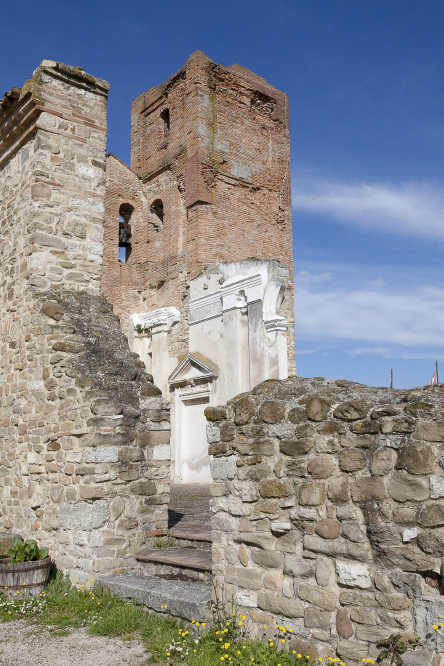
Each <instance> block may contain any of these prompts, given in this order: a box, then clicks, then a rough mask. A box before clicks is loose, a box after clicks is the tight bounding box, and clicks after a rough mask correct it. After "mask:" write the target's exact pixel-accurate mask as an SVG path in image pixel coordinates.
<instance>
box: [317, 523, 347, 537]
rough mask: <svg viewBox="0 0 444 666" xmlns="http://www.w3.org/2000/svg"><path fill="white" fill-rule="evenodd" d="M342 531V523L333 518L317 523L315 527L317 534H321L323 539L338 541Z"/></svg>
mask: <svg viewBox="0 0 444 666" xmlns="http://www.w3.org/2000/svg"><path fill="white" fill-rule="evenodd" d="M340 530H341V523H339V522H338V521H337V520H332V519H331V518H325V519H324V520H321V521H320V522H319V523H317V525H316V527H315V532H316V534H319V536H321V537H322V538H323V539H336V538H337V537H338V536H339V532H340Z"/></svg>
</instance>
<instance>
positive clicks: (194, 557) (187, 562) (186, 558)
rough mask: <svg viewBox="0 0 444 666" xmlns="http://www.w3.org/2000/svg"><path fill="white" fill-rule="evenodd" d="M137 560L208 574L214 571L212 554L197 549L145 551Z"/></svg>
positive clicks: (154, 549)
mask: <svg viewBox="0 0 444 666" xmlns="http://www.w3.org/2000/svg"><path fill="white" fill-rule="evenodd" d="M136 560H138V561H139V562H145V563H154V564H166V565H168V566H172V567H179V568H181V569H192V570H194V571H203V572H208V573H211V570H212V558H211V552H210V551H208V550H201V549H197V548H152V549H149V550H148V549H144V550H141V551H140V553H138V555H136Z"/></svg>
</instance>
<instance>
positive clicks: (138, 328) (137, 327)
mask: <svg viewBox="0 0 444 666" xmlns="http://www.w3.org/2000/svg"><path fill="white" fill-rule="evenodd" d="M134 328H135V330H136V331H137V333H142V326H141V324H136V325H135V326H134Z"/></svg>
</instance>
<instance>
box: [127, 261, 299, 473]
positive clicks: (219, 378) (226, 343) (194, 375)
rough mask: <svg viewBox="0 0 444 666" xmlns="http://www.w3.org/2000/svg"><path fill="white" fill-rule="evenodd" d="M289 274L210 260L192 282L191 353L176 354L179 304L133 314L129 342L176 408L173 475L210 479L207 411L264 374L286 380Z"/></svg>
mask: <svg viewBox="0 0 444 666" xmlns="http://www.w3.org/2000/svg"><path fill="white" fill-rule="evenodd" d="M288 279H289V275H288V271H287V270H286V268H285V267H283V266H282V265H278V264H277V263H276V262H273V261H260V260H251V259H250V260H245V261H236V262H231V263H224V262H220V263H217V264H212V265H211V266H210V267H209V268H208V269H207V270H206V271H205V272H204V273H202V275H200V276H199V277H198V278H196V279H195V280H192V281H191V282H190V302H189V329H188V331H189V350H190V351H189V353H188V354H187V355H186V356H185V357H184V358H177V357H174V356H171V355H170V353H169V344H168V336H169V334H170V332H171V330H172V328H173V326H174V325H175V324H177V323H178V322H179V321H180V313H179V311H178V310H177V309H176V308H174V307H166V308H160V309H157V310H153V311H152V312H148V313H141V314H134V315H131V317H130V324H131V326H130V331H131V333H130V345H131V349H132V350H133V351H135V352H137V353H138V354H139V356H140V357H141V358H142V360H143V361H144V363H145V365H146V367H147V370H148V372H151V374H152V375H153V377H154V383H155V384H156V385H157V386H158V387H159V388H160V389H161V390H162V394H163V396H164V397H165V398H167V399H168V400H170V401H171V406H172V413H171V419H172V425H171V427H172V437H171V454H172V469H171V476H172V479H173V480H174V482H176V483H180V482H182V483H208V482H209V481H211V474H210V457H209V455H208V442H207V436H206V419H205V416H204V410H205V408H206V407H207V406H209V405H223V404H225V403H226V402H227V400H229V399H230V398H233V397H234V396H236V395H238V394H239V393H244V392H246V391H250V390H251V389H252V388H254V386H256V385H257V384H259V383H260V382H262V381H264V380H265V379H285V378H286V377H287V376H288V367H287V329H288V322H287V320H286V319H285V317H282V316H281V315H279V308H280V306H281V304H282V301H283V298H284V294H285V290H286V286H287V284H288Z"/></svg>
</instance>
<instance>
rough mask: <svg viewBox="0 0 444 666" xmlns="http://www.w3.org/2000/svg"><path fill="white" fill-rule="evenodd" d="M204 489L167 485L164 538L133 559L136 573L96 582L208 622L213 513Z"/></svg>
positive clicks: (156, 606) (154, 540)
mask: <svg viewBox="0 0 444 666" xmlns="http://www.w3.org/2000/svg"><path fill="white" fill-rule="evenodd" d="M210 497H211V495H210V488H209V486H207V485H197V484H196V485H195V484H176V485H172V486H171V493H170V504H169V508H168V534H167V535H165V536H159V537H154V538H152V539H151V544H150V546H149V547H148V546H147V547H146V548H143V549H142V550H141V551H140V553H138V555H137V556H136V559H137V560H138V562H139V563H140V569H138V570H133V571H128V572H126V573H124V574H119V575H113V576H106V577H103V578H101V579H99V582H100V583H101V584H102V585H103V587H104V588H106V589H109V590H110V591H112V592H114V593H115V594H117V595H119V596H120V597H123V598H127V599H135V600H137V601H138V602H140V603H143V604H144V605H146V606H147V607H148V608H151V609H152V610H155V611H157V612H164V609H163V606H167V608H168V611H167V612H168V613H169V614H171V615H176V616H178V617H182V618H184V619H187V620H197V621H205V620H207V619H208V608H207V603H208V601H210V599H211V592H212V585H211V582H212V580H211V570H212V559H211V510H210Z"/></svg>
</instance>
